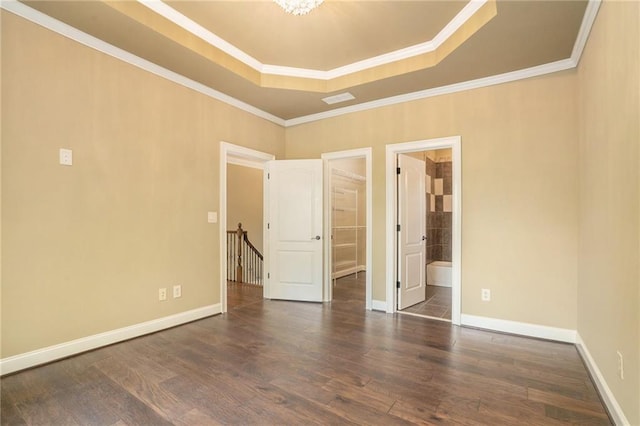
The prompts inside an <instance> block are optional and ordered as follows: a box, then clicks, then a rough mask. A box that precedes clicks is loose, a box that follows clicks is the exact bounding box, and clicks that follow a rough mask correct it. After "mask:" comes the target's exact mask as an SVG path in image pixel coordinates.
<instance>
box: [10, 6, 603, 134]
mask: <svg viewBox="0 0 640 426" xmlns="http://www.w3.org/2000/svg"><path fill="white" fill-rule="evenodd" d="M600 4H601V0H589V3H588V5H587V9H586V11H585V15H584V17H583V20H582V24H581V27H580V31H579V33H578V37H577V38H576V42H575V43H574V47H573V51H572V54H571V57H570V58H567V59H563V60H560V61H556V62H551V63H548V64H543V65H539V66H535V67H531V68H527V69H524V70H518V71H512V72H508V73H504V74H499V75H495V76H491V77H485V78H480V79H476V80H470V81H466V82H461V83H455V84H451V85H448V86H441V87H435V88H431V89H426V90H421V91H418V92H413V93H408V94H404V95H398V96H392V97H388V98H384V99H377V100H375V101H370V102H364V103H361V104H357V105H350V106H347V107H343V108H337V109H332V110H330V111H325V112H321V113H317V114H310V115H306V116H301V117H296V118H292V119H288V120H284V119H282V118H280V117H276V116H274V115H272V114H270V113H268V112H266V111H263V110H261V109H259V108H256V107H254V106H252V105H249V104H247V103H245V102H242V101H240V100H238V99H235V98H233V97H231V96H228V95H226V94H224V93H222V92H219V91H217V90H214V89H211V88H210V87H207V86H205V85H203V84H201V83H198V82H196V81H194V80H191V79H189V78H187V77H184V76H182V75H180V74H177V73H175V72H173V71H170V70H168V69H166V68H163V67H160V66H158V65H156V64H153V63H152V62H149V61H147V60H145V59H142V58H140V57H138V56H136V55H133V54H131V53H129V52H126V51H124V50H122V49H120V48H117V47H115V46H113V45H111V44H109V43H106V42H104V41H102V40H100V39H98V38H96V37H93V36H91V35H89V34H87V33H84V32H82V31H80V30H78V29H76V28H73V27H71V26H69V25H67V24H65V23H63V22H61V21H58V20H57V19H54V18H52V17H50V16H48V15H46V14H44V13H41V12H39V11H37V10H35V9H32V8H30V7H29V6H27V5H25V4H23V3H20V2H18V1H16V0H2V1H0V8H2V9H5V10H7V11H9V12H12V13H14V14H16V15H18V16H21V17H23V18H25V19H27V20H29V21H31V22H33V23H35V24H38V25H40V26H42V27H44V28H47V29H49V30H51V31H54V32H56V33H58V34H61V35H62V36H65V37H67V38H70V39H72V40H75V41H76V42H78V43H80V44H83V45H85V46H88V47H90V48H93V49H95V50H97V51H99V52H102V53H105V54H107V55H110V56H112V57H114V58H117V59H120V60H121V61H123V62H126V63H129V64H131V65H133V66H135V67H138V68H141V69H143V70H145V71H148V72H150V73H152V74H155V75H157V76H159V77H163V78H166V79H167V80H169V81H173V82H174V83H177V84H180V85H182V86H184V87H187V88H190V89H192V90H195V91H197V92H199V93H201V94H203V95H205V96H208V97H210V98H213V99H216V100H218V101H220V102H224V103H226V104H228V105H231V106H234V107H236V108H238V109H240V110H242V111H245V112H248V113H250V114H253V115H255V116H257V117H260V118H264V119H265V120H268V121H270V122H272V123H275V124H278V125H280V126H283V127H285V128H286V127H292V126H297V125H299V124H304V123H310V122H313V121H319V120H323V119H326V118H331V117H338V116H341V115H345V114H350V113H352V112H358V111H366V110H370V109H375V108H380V107H384V106H389V105H395V104H399V103H404V102H410V101H415V100H419V99H426V98H430V97H434V96H440V95H445V94H451V93H457V92H461V91H465V90H473V89H478V88H482V87H489V86H493V85H497V84H503V83H508V82H512V81H517V80H522V79H526V78H530V77H537V76H541V75H545V74H550V73H554V72H558V71H564V70H567V69H571V68H575V67H576V66H577V64H578V63H579V61H580V57H581V55H582V52H583V50H584V46H585V44H586V41H587V38H588V35H589V32H590V30H591V27H592V26H593V22H594V21H595V18H596V15H597V12H598V9H599V7H600ZM167 7H168V6H167ZM227 53H229V52H227ZM268 67H270V66H269V65H264V66H263V72H265V73H266V72H267V71H265V69H268ZM304 77H310V76H309V75H304Z"/></svg>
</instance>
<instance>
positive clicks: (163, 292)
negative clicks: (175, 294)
mask: <svg viewBox="0 0 640 426" xmlns="http://www.w3.org/2000/svg"><path fill="white" fill-rule="evenodd" d="M158 300H160V301H162V300H167V289H166V288H159V289H158Z"/></svg>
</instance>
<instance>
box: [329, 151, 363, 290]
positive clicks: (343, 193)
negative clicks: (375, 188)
mask: <svg viewBox="0 0 640 426" xmlns="http://www.w3.org/2000/svg"><path fill="white" fill-rule="evenodd" d="M360 162H362V163H364V160H336V161H335V162H333V163H334V164H332V167H331V237H332V239H331V254H332V271H331V277H332V278H333V279H337V278H341V277H344V276H346V275H350V274H356V276H357V274H358V272H362V271H364V270H365V264H366V260H365V253H366V247H365V243H366V214H365V177H364V176H363V175H362V174H360V173H358V172H359V171H360V170H359V169H360V168H361V167H362V165H363V164H362V165H360V164H359V163H360Z"/></svg>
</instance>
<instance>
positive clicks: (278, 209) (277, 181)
mask: <svg viewBox="0 0 640 426" xmlns="http://www.w3.org/2000/svg"><path fill="white" fill-rule="evenodd" d="M266 171H267V179H268V180H267V190H268V199H269V201H268V204H269V205H268V219H267V221H268V230H267V232H268V237H267V238H268V241H269V257H268V260H267V264H266V267H267V270H266V272H267V274H268V275H267V277H268V278H267V279H268V280H269V295H268V297H269V298H271V299H285V300H300V301H307V302H322V247H323V245H322V241H321V238H322V237H321V236H322V160H282V161H270V162H268V163H267V168H266Z"/></svg>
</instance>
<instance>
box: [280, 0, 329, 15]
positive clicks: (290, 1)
mask: <svg viewBox="0 0 640 426" xmlns="http://www.w3.org/2000/svg"><path fill="white" fill-rule="evenodd" d="M274 1H275V2H276V3H278V5H279V6H280V7H281V8H283V9H284V10H285V11H286V12H287V13H291V14H292V15H306V14H307V13H309V12H311V10H313V9H315V8H316V7H318V6H320V4H321V3H322V1H323V0H274Z"/></svg>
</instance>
